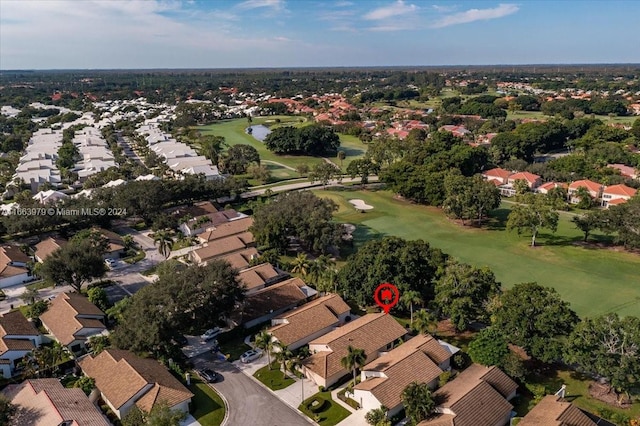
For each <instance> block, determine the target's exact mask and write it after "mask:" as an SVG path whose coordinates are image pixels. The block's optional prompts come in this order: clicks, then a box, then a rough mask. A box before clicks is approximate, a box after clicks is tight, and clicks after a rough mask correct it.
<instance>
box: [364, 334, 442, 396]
mask: <svg viewBox="0 0 640 426" xmlns="http://www.w3.org/2000/svg"><path fill="white" fill-rule="evenodd" d="M403 346H404V344H402V345H400V346H399V348H402V347H403ZM391 352H393V351H391ZM364 369H365V370H367V367H365V368H364ZM379 371H380V370H379ZM381 371H382V372H383V373H384V375H385V376H386V377H387V378H386V379H385V380H383V381H382V382H381V383H380V384H379V385H378V386H375V387H374V388H372V389H371V393H372V394H373V395H374V396H375V397H376V399H377V400H378V401H380V403H381V404H382V405H384V406H385V407H390V408H391V407H396V406H398V405H399V404H401V403H402V399H401V395H402V391H403V389H404V388H406V387H407V386H408V385H409V384H410V383H412V382H418V383H431V382H433V381H434V380H436V379H438V377H439V376H440V374H442V370H440V368H438V366H437V365H436V364H435V363H434V362H433V361H432V360H431V359H430V358H429V357H428V356H427V355H426V354H425V353H424V352H421V351H414V352H411V353H410V354H409V355H407V356H405V357H404V358H403V359H402V360H401V361H399V362H396V363H394V364H392V365H391V366H389V367H388V368H385V369H382V370H381ZM366 382H368V380H366V381H364V382H363V383H366ZM360 384H362V383H360ZM358 386H359V385H357V386H356V387H355V389H359V387H358Z"/></svg>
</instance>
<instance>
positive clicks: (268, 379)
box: [253, 361, 294, 391]
mask: <svg viewBox="0 0 640 426" xmlns="http://www.w3.org/2000/svg"><path fill="white" fill-rule="evenodd" d="M253 377H255V378H256V379H258V380H260V381H261V382H262V383H263V384H264V385H265V386H266V387H268V388H269V389H271V390H274V391H277V390H280V389H284V388H286V387H288V386H291V385H292V384H293V383H294V380H293V379H292V378H290V377H284V375H283V374H282V370H281V367H280V363H278V362H275V361H274V362H272V363H271V366H268V365H265V366H264V367H262V368H261V369H259V370H258V371H256V373H255V374H254V375H253Z"/></svg>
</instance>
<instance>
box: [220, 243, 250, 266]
mask: <svg viewBox="0 0 640 426" xmlns="http://www.w3.org/2000/svg"><path fill="white" fill-rule="evenodd" d="M254 256H255V257H257V256H258V250H256V248H255V247H249V248H248V249H245V250H241V251H239V252H236V253H231V254H227V255H224V256H220V258H219V259H220V260H224V261H226V262H228V263H229V264H230V265H231V267H232V268H235V269H244V268H246V267H248V266H249V262H250V261H251V258H252V257H254Z"/></svg>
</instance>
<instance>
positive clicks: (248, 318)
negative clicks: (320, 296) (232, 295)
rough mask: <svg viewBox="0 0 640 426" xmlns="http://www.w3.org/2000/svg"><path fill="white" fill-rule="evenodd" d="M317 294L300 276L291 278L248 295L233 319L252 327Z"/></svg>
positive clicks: (237, 323) (237, 322) (236, 323)
mask: <svg viewBox="0 0 640 426" xmlns="http://www.w3.org/2000/svg"><path fill="white" fill-rule="evenodd" d="M315 294H317V292H316V291H315V290H313V289H312V288H311V287H308V286H307V285H306V284H305V282H304V281H302V280H301V279H300V278H291V279H288V280H286V281H283V282H281V283H278V284H274V285H272V286H269V287H266V288H264V289H262V290H259V291H257V292H255V293H253V294H249V295H247V297H246V298H245V300H244V302H242V304H241V305H240V306H239V307H238V309H237V310H236V311H235V312H234V314H233V315H232V317H231V321H232V323H233V324H234V325H240V324H242V325H244V327H245V328H251V327H253V326H254V325H258V324H261V323H263V322H266V321H269V320H270V319H271V318H273V317H275V316H277V315H280V314H281V313H283V312H285V311H288V310H290V309H293V308H295V307H296V306H298V305H300V304H301V303H303V302H305V301H306V300H308V299H309V298H310V297H312V296H314V295H315Z"/></svg>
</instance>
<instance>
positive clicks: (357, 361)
mask: <svg viewBox="0 0 640 426" xmlns="http://www.w3.org/2000/svg"><path fill="white" fill-rule="evenodd" d="M365 362H367V354H365V353H364V349H356V348H354V347H353V346H351V345H349V347H348V348H347V355H346V356H345V357H344V358H342V359H341V360H340V365H342V366H343V367H344V368H346V369H347V370H351V371H352V372H353V386H355V385H356V370H357V369H358V368H361V367H363V366H364V363H365Z"/></svg>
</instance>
